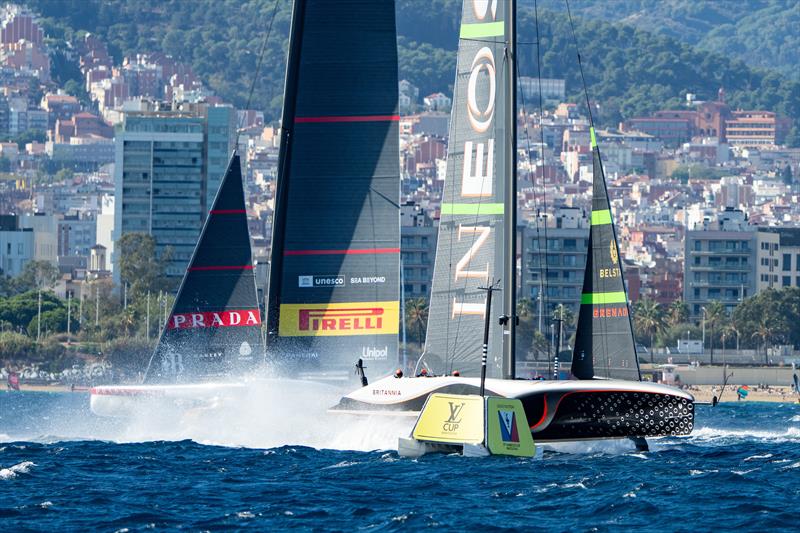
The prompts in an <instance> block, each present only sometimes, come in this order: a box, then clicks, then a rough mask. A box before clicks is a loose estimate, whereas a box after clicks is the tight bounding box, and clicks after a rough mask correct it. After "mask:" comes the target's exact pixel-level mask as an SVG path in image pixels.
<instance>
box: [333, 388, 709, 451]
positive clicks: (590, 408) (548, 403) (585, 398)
mask: <svg viewBox="0 0 800 533" xmlns="http://www.w3.org/2000/svg"><path fill="white" fill-rule="evenodd" d="M478 391H479V380H478V379H475V378H451V377H438V378H405V379H393V378H385V379H382V380H379V381H377V382H375V383H374V384H371V385H368V386H367V387H363V388H362V389H359V390H357V391H354V392H353V393H351V394H349V395H347V396H345V397H343V398H342V399H341V401H340V402H339V404H338V405H336V406H335V407H334V408H333V409H332V410H331V411H332V412H341V413H348V414H368V415H381V414H385V415H392V414H394V415H396V414H398V413H402V414H408V415H409V416H413V415H415V414H417V413H418V412H419V410H420V409H422V406H423V405H424V403H425V400H426V399H427V398H428V396H429V395H430V394H431V393H434V392H436V393H445V394H478ZM486 394H487V395H492V396H503V397H507V398H517V399H519V400H521V401H522V405H523V407H524V409H525V415H526V418H527V419H528V424H529V425H530V428H531V433H532V434H533V438H534V440H535V441H536V442H549V441H575V440H586V439H614V438H637V437H664V436H680V435H688V434H690V433H691V432H692V429H693V428H694V398H692V396H691V395H689V394H687V393H685V392H682V391H679V390H677V389H674V388H672V387H667V386H664V385H657V384H652V383H644V382H628V381H621V380H587V381H544V382H542V381H522V380H498V379H489V380H487V381H486ZM387 396H388V397H390V398H391V399H386V398H387Z"/></svg>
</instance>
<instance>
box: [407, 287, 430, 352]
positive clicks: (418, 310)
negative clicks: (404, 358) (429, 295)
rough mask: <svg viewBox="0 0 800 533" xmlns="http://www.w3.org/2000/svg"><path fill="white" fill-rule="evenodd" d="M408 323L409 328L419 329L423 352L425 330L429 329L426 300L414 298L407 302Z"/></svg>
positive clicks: (420, 347) (420, 348) (418, 335)
mask: <svg viewBox="0 0 800 533" xmlns="http://www.w3.org/2000/svg"><path fill="white" fill-rule="evenodd" d="M406 321H407V322H408V325H409V327H416V328H417V337H418V340H419V350H420V352H421V351H422V344H423V342H425V329H426V328H427V327H428V301H427V300H426V299H425V298H412V299H410V300H408V301H407V302H406Z"/></svg>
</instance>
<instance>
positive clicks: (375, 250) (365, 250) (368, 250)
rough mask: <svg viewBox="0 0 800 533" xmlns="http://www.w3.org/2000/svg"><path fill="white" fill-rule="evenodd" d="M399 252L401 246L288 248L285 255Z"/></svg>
mask: <svg viewBox="0 0 800 533" xmlns="http://www.w3.org/2000/svg"><path fill="white" fill-rule="evenodd" d="M399 253H400V248H362V249H355V250H286V251H284V252H283V255H374V254H399Z"/></svg>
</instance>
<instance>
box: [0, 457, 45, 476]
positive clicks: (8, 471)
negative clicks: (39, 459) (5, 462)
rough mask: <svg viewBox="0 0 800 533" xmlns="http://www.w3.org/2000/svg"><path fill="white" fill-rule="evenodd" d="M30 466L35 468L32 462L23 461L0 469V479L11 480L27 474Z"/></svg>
mask: <svg viewBox="0 0 800 533" xmlns="http://www.w3.org/2000/svg"><path fill="white" fill-rule="evenodd" d="M32 466H36V465H35V464H34V463H33V462H32V461H23V462H21V463H19V464H16V465H13V466H9V467H8V468H0V479H11V478H15V477H17V475H18V474H27V473H28V472H29V471H30V469H31V467H32Z"/></svg>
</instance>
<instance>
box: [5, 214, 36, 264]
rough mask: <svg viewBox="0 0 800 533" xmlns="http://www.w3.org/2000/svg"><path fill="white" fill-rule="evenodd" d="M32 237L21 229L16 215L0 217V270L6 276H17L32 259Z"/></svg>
mask: <svg viewBox="0 0 800 533" xmlns="http://www.w3.org/2000/svg"><path fill="white" fill-rule="evenodd" d="M33 248H34V235H33V230H32V229H30V228H21V227H20V226H19V221H18V219H17V216H16V215H0V270H2V272H3V274H5V275H7V276H11V277H14V276H19V275H20V274H21V273H22V270H23V268H25V264H26V263H27V262H28V261H30V260H31V259H33Z"/></svg>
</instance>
